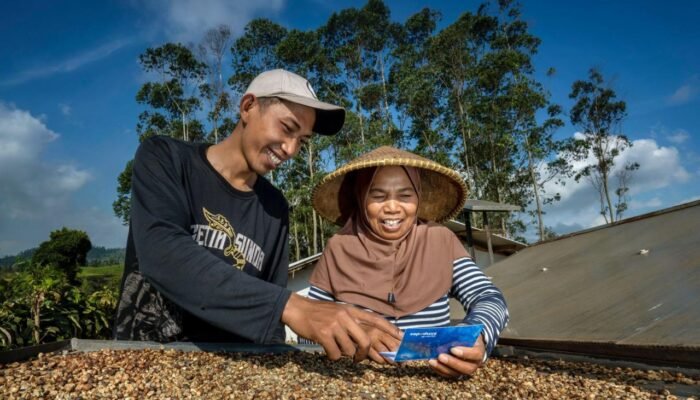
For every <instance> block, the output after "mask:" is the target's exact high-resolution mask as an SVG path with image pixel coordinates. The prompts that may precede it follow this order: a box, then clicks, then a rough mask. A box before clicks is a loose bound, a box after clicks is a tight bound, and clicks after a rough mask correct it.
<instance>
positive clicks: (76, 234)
mask: <svg viewBox="0 0 700 400" xmlns="http://www.w3.org/2000/svg"><path fill="white" fill-rule="evenodd" d="M91 248H92V243H90V238H88V235H87V233H85V232H83V231H79V230H73V229H68V228H65V227H64V228H61V229H59V230H55V231H53V232H51V235H50V238H49V240H48V241H45V242H43V243H41V244H40V245H39V248H38V249H37V251H36V252H35V253H34V255H33V256H32V264H35V265H51V266H54V267H56V268H58V269H59V270H61V271H63V272H64V273H65V274H66V277H67V278H68V280H69V282H71V283H73V284H75V283H77V274H78V269H79V267H80V266H83V265H85V264H86V263H87V253H88V251H90V249H91Z"/></svg>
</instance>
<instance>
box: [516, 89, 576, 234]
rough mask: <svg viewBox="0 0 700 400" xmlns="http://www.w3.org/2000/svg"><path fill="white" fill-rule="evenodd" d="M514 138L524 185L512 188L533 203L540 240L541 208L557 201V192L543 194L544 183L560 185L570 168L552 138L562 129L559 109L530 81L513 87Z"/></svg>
mask: <svg viewBox="0 0 700 400" xmlns="http://www.w3.org/2000/svg"><path fill="white" fill-rule="evenodd" d="M512 89H513V91H514V92H516V93H514V97H513V113H514V115H513V118H514V121H515V126H514V128H515V129H514V132H513V133H514V137H515V140H516V144H517V146H518V149H519V151H518V157H517V171H518V176H519V177H521V178H522V179H523V180H524V182H527V183H526V184H523V185H516V187H519V188H522V190H523V191H525V193H524V194H523V196H522V197H523V198H524V199H527V202H528V203H534V210H532V211H531V212H530V213H531V215H533V216H534V218H535V220H536V221H537V227H538V234H539V239H540V240H545V239H546V238H547V237H548V235H551V233H548V231H547V227H546V225H545V223H544V214H545V212H544V210H543V206H544V205H546V204H548V203H551V202H553V201H557V200H559V199H560V195H559V193H546V192H545V189H544V187H545V184H547V183H548V182H550V181H553V180H555V182H557V183H559V184H563V179H562V178H564V177H567V176H569V175H570V170H571V165H570V164H569V163H568V162H567V160H566V159H565V158H561V157H559V156H558V155H559V153H560V152H561V151H563V150H564V142H563V141H560V140H557V139H555V138H554V133H555V131H556V130H557V129H558V128H560V127H562V126H563V124H564V123H563V121H562V120H561V119H560V118H559V116H560V115H561V107H559V106H558V105H555V104H551V103H550V102H549V99H548V94H547V93H546V92H545V91H544V88H543V87H542V85H541V84H540V83H538V82H535V81H533V80H532V79H531V78H527V77H523V76H520V77H519V79H518V80H517V81H516V82H515V84H514V86H513V88H512ZM541 110H546V117H545V119H544V121H541V122H540V121H538V119H537V113H538V112H539V111H541Z"/></svg>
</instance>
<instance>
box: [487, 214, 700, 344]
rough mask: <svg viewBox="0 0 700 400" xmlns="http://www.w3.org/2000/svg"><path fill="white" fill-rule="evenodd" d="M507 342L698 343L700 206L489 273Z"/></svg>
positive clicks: (591, 234)
mask: <svg viewBox="0 0 700 400" xmlns="http://www.w3.org/2000/svg"><path fill="white" fill-rule="evenodd" d="M486 274H487V275H489V276H491V277H493V280H494V282H495V283H496V284H497V286H498V287H499V288H501V290H503V292H504V294H505V296H506V299H507V301H508V306H509V310H510V313H511V321H510V323H509V326H508V328H507V330H506V332H504V335H503V336H504V337H510V338H520V339H556V340H574V341H608V342H614V343H619V344H640V345H667V346H679V345H680V346H698V345H700V201H697V202H693V203H688V204H684V205H680V206H676V207H673V208H669V209H666V210H661V211H657V212H654V213H650V214H645V215H641V216H638V217H634V218H630V219H628V220H624V221H620V222H618V223H615V224H609V225H605V226H602V227H598V228H594V229H590V230H587V231H583V232H578V233H574V234H571V235H567V236H565V237H562V238H559V239H556V240H552V241H549V242H544V243H540V244H537V245H534V246H530V247H528V248H526V249H523V250H522V251H520V252H518V253H517V254H515V255H513V256H511V257H509V258H507V259H505V260H503V261H501V262H498V263H496V264H494V265H492V266H491V267H489V268H488V269H487V270H486Z"/></svg>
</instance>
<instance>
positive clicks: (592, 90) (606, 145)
mask: <svg viewBox="0 0 700 400" xmlns="http://www.w3.org/2000/svg"><path fill="white" fill-rule="evenodd" d="M569 97H570V98H571V99H574V100H575V104H574V105H573V107H572V108H571V112H570V115H571V123H572V124H573V125H575V126H577V127H578V128H579V129H580V130H581V133H580V135H581V136H580V137H577V138H575V140H573V141H572V143H571V145H570V147H569V153H568V154H569V155H570V156H571V157H573V158H574V159H576V160H586V159H588V157H589V155H592V156H593V161H592V162H590V163H589V164H586V165H585V166H584V167H583V168H582V169H580V170H579V171H577V172H576V175H575V177H574V178H575V179H576V181H577V182H578V181H579V180H580V179H581V178H583V177H585V178H587V179H588V180H589V181H590V182H591V184H592V185H593V186H594V187H595V189H596V191H597V192H598V195H599V199H600V214H601V215H602V216H603V217H604V218H605V221H606V222H615V221H616V220H617V219H619V217H620V216H621V213H622V212H623V211H624V209H625V208H626V201H623V200H624V198H623V197H621V200H620V202H619V204H618V205H617V206H615V207H613V203H612V197H611V192H612V193H615V190H612V189H611V182H610V180H611V177H612V174H613V167H614V166H615V158H617V157H618V156H619V155H620V153H621V152H622V151H623V150H625V149H626V148H628V147H630V146H632V142H630V140H629V139H628V138H627V136H625V135H623V134H622V133H621V131H622V121H623V120H624V118H625V117H626V115H627V105H626V103H625V102H624V101H623V100H618V99H617V94H616V93H615V91H614V90H613V89H611V88H610V87H609V85H608V82H606V80H605V79H604V78H603V75H602V73H601V72H600V71H599V70H598V69H596V68H592V69H590V71H589V74H588V80H578V81H575V82H574V83H573V85H572V86H571V93H570V94H569ZM623 168H624V170H625V171H627V175H626V177H625V180H624V182H623V185H622V186H623V187H625V189H624V191H622V192H619V193H620V194H622V193H626V182H628V181H629V174H630V173H631V172H632V171H634V170H635V169H637V168H639V164H637V163H632V164H629V165H626V166H624V167H623ZM615 210H618V212H617V215H616V212H615Z"/></svg>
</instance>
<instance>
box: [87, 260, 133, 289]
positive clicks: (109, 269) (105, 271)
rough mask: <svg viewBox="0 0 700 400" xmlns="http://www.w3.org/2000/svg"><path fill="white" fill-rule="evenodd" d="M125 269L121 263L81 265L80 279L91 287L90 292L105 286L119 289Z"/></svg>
mask: <svg viewBox="0 0 700 400" xmlns="http://www.w3.org/2000/svg"><path fill="white" fill-rule="evenodd" d="M123 271H124V266H123V265H121V264H115V265H105V266H101V267H81V268H80V272H79V273H78V279H80V280H81V281H83V282H84V283H85V284H86V285H87V286H88V287H89V288H91V290H88V292H92V291H93V290H95V289H99V288H101V287H103V286H108V287H111V288H114V289H117V288H119V283H120V282H121V279H122V272H123Z"/></svg>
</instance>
